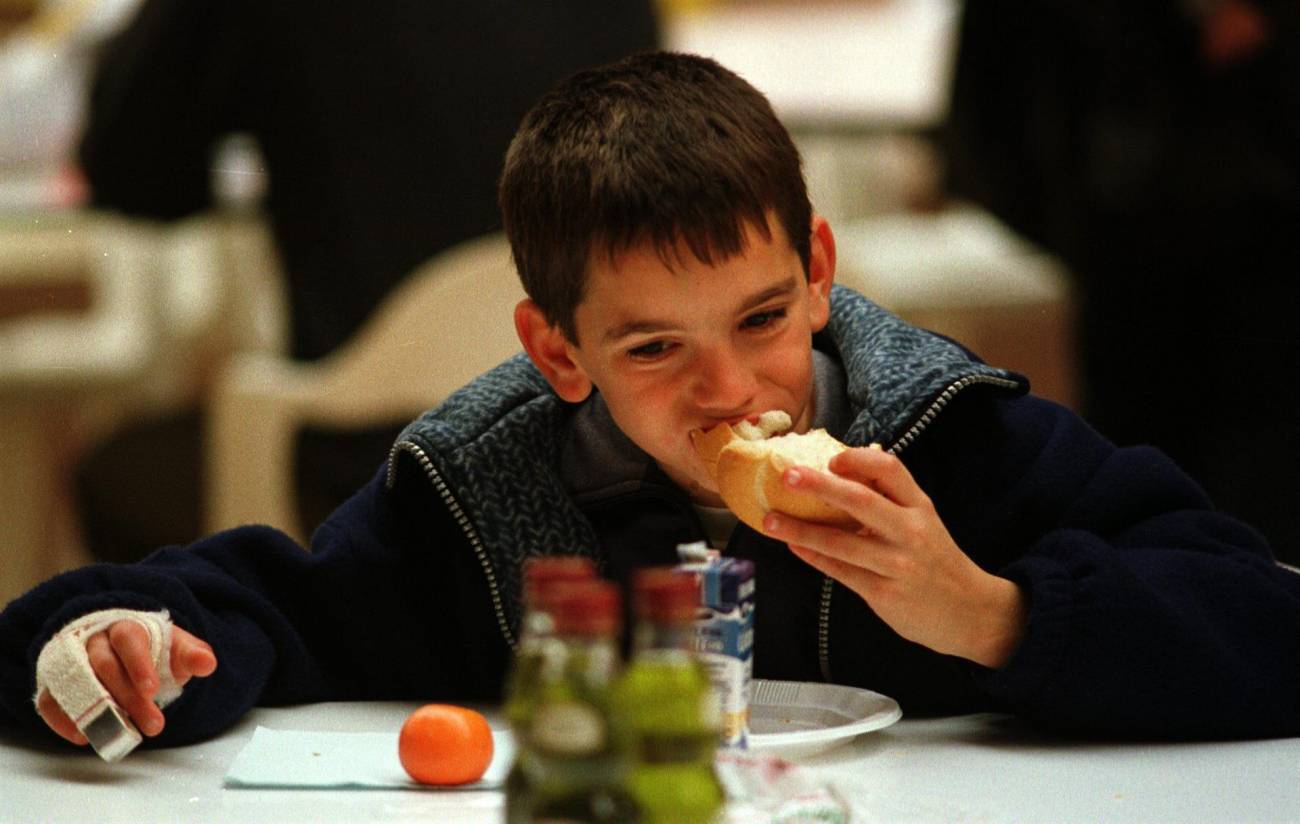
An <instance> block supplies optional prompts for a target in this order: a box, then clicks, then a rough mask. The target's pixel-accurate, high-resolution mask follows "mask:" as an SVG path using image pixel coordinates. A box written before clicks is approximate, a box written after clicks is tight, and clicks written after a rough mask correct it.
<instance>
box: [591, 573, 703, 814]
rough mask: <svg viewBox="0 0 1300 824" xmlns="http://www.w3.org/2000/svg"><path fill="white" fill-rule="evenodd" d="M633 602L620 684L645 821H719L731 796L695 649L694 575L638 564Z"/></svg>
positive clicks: (635, 791) (634, 786) (633, 782)
mask: <svg viewBox="0 0 1300 824" xmlns="http://www.w3.org/2000/svg"><path fill="white" fill-rule="evenodd" d="M633 603H634V606H635V610H636V628H635V634H634V636H633V646H632V656H631V660H630V661H629V663H628V666H627V669H626V670H625V672H624V673H623V675H622V677H621V678H620V679H619V682H618V685H617V687H616V688H615V701H616V707H617V708H618V712H619V714H620V715H622V716H623V717H624V718H625V719H627V723H628V726H629V728H630V734H631V736H632V742H633V744H632V772H631V775H630V777H629V779H628V787H629V789H630V790H631V791H632V796H633V798H635V799H636V801H637V804H638V806H639V807H640V808H641V811H642V815H643V820H644V821H646V822H663V823H664V824H668V822H672V824H707V823H708V822H714V821H717V820H718V819H719V817H720V814H721V812H722V808H723V805H724V804H725V801H726V799H725V796H724V793H723V789H722V784H721V782H720V781H719V780H718V776H717V773H716V771H715V769H714V753H715V750H716V749H717V746H718V738H719V734H720V732H721V728H722V717H721V711H720V709H719V705H718V699H717V695H716V694H715V693H714V688H713V685H712V683H711V682H710V681H709V676H708V672H707V671H706V670H705V668H704V666H703V664H701V663H700V661H699V660H698V659H697V658H696V657H695V655H694V653H693V651H692V649H693V640H694V620H695V616H696V611H697V609H698V607H699V591H698V588H697V584H696V581H695V578H694V576H692V575H688V574H684V573H681V572H678V571H675V570H673V569H672V568H667V567H665V568H651V569H645V570H641V571H640V572H638V573H637V575H636V576H635V577H634V579H633Z"/></svg>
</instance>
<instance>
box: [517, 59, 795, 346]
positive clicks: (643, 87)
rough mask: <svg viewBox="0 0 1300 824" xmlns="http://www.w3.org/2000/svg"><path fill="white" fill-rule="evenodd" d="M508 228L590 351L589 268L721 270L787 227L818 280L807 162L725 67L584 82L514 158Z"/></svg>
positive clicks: (533, 128) (628, 69) (575, 79)
mask: <svg viewBox="0 0 1300 824" xmlns="http://www.w3.org/2000/svg"><path fill="white" fill-rule="evenodd" d="M499 196H500V202H501V212H502V218H503V220H504V223H505V230H506V233H507V235H508V236H509V238H510V246H511V249H512V252H513V255H514V260H515V265H516V267H517V268H518V269H519V275H520V278H521V279H522V280H523V285H524V290H525V291H526V292H527V293H528V295H529V297H531V298H532V299H533V300H534V301H535V302H536V303H537V304H538V306H539V307H541V310H542V312H543V313H544V314H545V315H546V318H547V320H549V321H550V322H551V323H554V324H558V325H559V327H560V328H561V330H563V332H564V334H565V336H566V337H568V338H569V340H571V341H574V342H576V341H577V330H576V328H575V325H574V312H575V310H576V308H577V306H578V304H579V303H580V302H581V300H582V297H583V290H584V286H585V283H586V274H587V264H588V261H589V259H590V256H591V255H593V254H596V253H604V254H607V255H609V256H610V257H611V258H612V257H613V256H615V255H617V254H618V253H619V252H621V251H625V250H627V249H629V248H632V247H634V246H637V245H640V244H642V243H645V242H647V241H649V242H651V243H653V244H654V245H655V247H656V248H657V249H658V251H659V254H660V256H661V257H663V258H664V260H665V262H666V263H667V262H669V256H670V255H676V254H677V251H676V250H677V249H678V245H677V244H678V242H679V241H682V242H684V243H685V244H686V247H687V248H688V249H689V250H690V252H691V253H692V254H693V255H695V257H697V258H698V259H699V260H700V261H702V262H704V263H707V264H713V263H716V262H720V261H725V260H727V259H728V258H730V257H731V256H733V255H735V254H738V253H740V252H742V251H743V248H742V243H743V242H744V228H745V224H752V225H753V226H755V227H756V228H757V229H758V230H759V231H760V232H762V233H763V235H764V236H765V237H768V236H769V235H768V233H769V230H768V223H767V216H768V213H769V212H773V213H775V216H776V219H777V220H778V221H780V223H781V226H782V228H783V229H784V230H785V234H786V236H787V237H788V238H790V242H791V243H792V244H793V245H794V248H795V251H796V252H797V253H798V255H799V257H800V259H801V260H802V261H803V265H804V271H805V273H806V272H807V270H808V256H809V243H810V241H809V234H810V232H811V221H812V207H811V205H810V204H809V202H808V191H807V188H806V186H805V184H804V179H803V173H802V171H801V169H800V162H799V152H798V150H797V149H796V148H795V146H794V142H793V141H792V140H791V139H790V135H789V133H788V132H787V131H786V130H785V127H784V126H782V125H781V122H780V121H779V120H778V119H777V117H776V114H775V113H774V112H773V111H772V107H771V104H769V103H768V101H767V98H765V97H764V96H763V95H762V94H761V93H760V92H759V91H758V90H757V89H755V88H754V87H753V86H751V85H750V84H749V83H747V82H745V81H744V80H743V79H741V78H740V77H739V76H737V75H736V74H735V73H733V72H731V71H729V70H727V69H725V68H723V67H722V66H720V65H719V64H718V63H716V62H714V61H713V60H709V59H707V58H704V57H698V56H695V55H688V54H675V53H669V52H650V53H645V54H639V55H634V56H632V57H629V58H625V59H623V60H621V61H619V62H617V63H612V64H610V65H607V66H603V67H600V68H595V69H590V70H587V71H583V72H579V73H578V74H575V75H573V76H572V77H570V78H568V79H567V80H565V81H564V82H562V83H560V84H559V85H558V86H557V87H555V88H554V89H553V90H552V91H550V92H549V93H548V94H547V95H546V96H545V97H543V98H542V100H541V101H540V102H539V103H538V104H537V106H536V107H534V108H533V110H532V111H531V112H529V114H528V115H527V116H526V117H525V118H524V121H523V123H522V124H521V125H520V127H519V131H518V132H517V133H516V135H515V138H514V141H513V142H512V143H511V145H510V150H509V151H508V152H507V154H506V162H505V170H504V172H503V173H502V177H501V185H500V190H499Z"/></svg>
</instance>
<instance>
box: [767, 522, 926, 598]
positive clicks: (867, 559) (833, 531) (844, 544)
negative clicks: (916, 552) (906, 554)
mask: <svg viewBox="0 0 1300 824" xmlns="http://www.w3.org/2000/svg"><path fill="white" fill-rule="evenodd" d="M763 526H764V529H765V531H766V532H767V534H768V535H771V536H772V537H773V538H776V539H778V540H781V541H785V542H786V543H787V544H789V545H790V549H791V550H794V551H795V554H796V555H798V556H799V557H800V558H802V559H803V560H804V561H807V562H808V563H809V564H811V565H812V566H813V567H815V568H817V569H819V570H821V571H822V572H825V573H826V574H828V575H830V576H831V577H833V578H837V579H839V580H841V581H845V583H848V581H847V580H846V579H845V577H844V574H848V573H849V572H850V571H852V572H854V573H855V574H856V573H864V572H865V573H870V574H872V575H875V576H883V577H893V576H895V575H897V574H898V572H899V567H900V566H901V565H902V564H903V563H904V560H903V553H902V552H901V551H900V550H898V549H897V548H896V547H894V546H892V545H891V544H890V543H889V542H888V541H884V540H881V539H879V538H876V537H873V536H871V535H869V534H863V533H854V532H846V531H845V530H843V529H839V528H837V527H833V526H822V525H820V524H814V523H810V522H808V521H801V520H799V519H798V518H791V517H789V516H786V515H778V514H775V513H769V514H768V516H767V518H765V519H764V520H763ZM808 553H811V555H812V556H814V557H813V558H812V559H810V558H809V557H807V554H808ZM814 560H815V562H814ZM829 567H833V568H835V569H837V570H841V571H842V572H843V573H844V574H840V573H839V572H836V573H832V572H829V571H828V568H829Z"/></svg>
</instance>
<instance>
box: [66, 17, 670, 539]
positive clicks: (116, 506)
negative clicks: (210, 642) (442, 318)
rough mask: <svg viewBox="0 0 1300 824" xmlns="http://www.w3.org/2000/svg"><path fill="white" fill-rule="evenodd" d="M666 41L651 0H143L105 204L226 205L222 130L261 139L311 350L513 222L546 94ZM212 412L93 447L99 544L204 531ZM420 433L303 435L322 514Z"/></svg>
mask: <svg viewBox="0 0 1300 824" xmlns="http://www.w3.org/2000/svg"><path fill="white" fill-rule="evenodd" d="M657 40H658V26H657V21H656V19H655V15H654V11H653V3H652V2H651V0H563V1H562V2H547V3H528V2H516V1H515V0H472V2H463V3H427V2H406V1H405V0H370V2H366V3H339V4H336V3H316V2H308V1H307V0H144V2H143V4H142V6H141V8H140V10H139V13H138V15H137V16H136V17H135V18H134V20H133V21H132V22H131V23H130V24H129V26H128V27H127V28H126V29H125V30H123V31H122V32H121V34H120V35H118V36H117V37H116V38H115V39H113V40H112V41H111V42H110V43H108V45H107V46H106V47H105V48H104V50H103V52H102V55H101V57H100V60H99V63H98V68H97V72H96V75H95V78H94V85H93V91H92V94H91V97H90V99H89V104H88V105H89V109H88V113H87V126H86V130H85V133H84V137H83V140H82V143H81V148H80V161H81V166H82V169H83V172H84V174H85V177H86V179H87V181H88V183H89V185H90V192H91V203H92V205H93V206H95V207H100V208H105V209H113V210H119V211H121V212H124V213H127V214H131V215H136V216H141V217H148V218H158V219H163V220H170V219H177V218H182V217H185V216H188V215H191V214H194V213H196V212H200V211H202V210H206V209H209V208H211V207H212V206H213V205H214V197H215V194H214V191H213V186H212V179H213V174H212V164H213V152H214V149H215V147H216V146H217V145H218V143H219V141H220V140H221V139H223V138H224V137H226V136H228V135H230V134H232V133H240V134H247V135H251V136H252V137H253V138H254V139H255V140H256V142H257V145H258V148H259V150H260V154H261V156H262V162H263V163H264V166H265V170H266V179H267V181H266V196H265V209H266V211H267V214H268V216H269V221H270V226H271V229H272V232H273V236H274V238H275V241H276V246H277V251H278V254H279V256H280V259H281V263H282V268H283V271H284V275H285V277H286V280H287V291H288V296H289V304H290V306H289V309H290V315H291V317H290V336H291V345H292V353H291V354H292V356H293V357H295V358H298V359H302V360H312V359H316V358H320V357H322V356H324V355H327V354H329V353H330V352H331V351H333V350H334V349H335V348H336V347H337V346H339V344H341V343H343V342H344V341H346V340H347V339H348V338H349V337H350V336H351V335H352V334H353V333H354V332H356V331H357V329H358V327H360V326H361V325H362V324H363V322H364V321H365V320H366V318H367V317H368V316H369V314H370V313H371V311H372V310H373V309H375V308H376V306H377V305H378V304H379V303H380V301H381V300H382V299H383V298H384V296H385V295H386V294H387V293H388V292H389V290H390V289H392V288H393V287H394V286H395V285H396V284H397V283H398V282H399V281H401V280H402V279H403V278H404V277H405V276H406V275H407V274H408V273H410V272H411V271H412V270H413V269H415V268H416V267H417V266H418V265H419V264H421V263H422V262H424V261H425V260H427V259H428V258H430V257H431V256H433V255H434V254H435V253H437V252H439V251H440V250H443V249H446V248H447V247H449V246H452V245H453V244H456V243H457V242H460V241H463V240H467V239H470V238H473V237H476V236H478V235H482V234H485V233H488V232H492V231H496V230H499V228H500V217H499V214H498V211H497V206H496V181H497V177H498V175H499V173H500V169H501V165H502V161H503V158H504V154H505V149H506V147H507V145H508V143H509V141H510V138H511V136H512V135H513V134H514V131H515V128H516V127H517V125H518V123H519V120H520V119H521V118H522V116H523V114H524V113H525V112H526V111H527V110H528V109H529V108H530V107H531V105H532V104H533V102H534V101H535V99H536V98H538V97H539V96H540V95H541V94H542V92H544V91H545V90H546V89H548V88H549V87H551V86H552V85H553V84H554V83H555V82H556V81H557V80H559V79H560V78H561V77H563V76H565V75H567V74H569V73H571V72H572V71H575V70H577V69H579V68H582V67H585V66H588V65H591V64H597V63H604V62H608V61H610V60H612V59H615V58H617V57H619V56H622V55H624V54H627V53H630V52H633V51H638V50H641V49H645V48H650V47H653V46H654V45H656V43H657ZM429 321H430V323H436V322H437V318H430V319H429ZM201 426H202V421H201V415H200V413H199V411H198V410H191V411H187V412H184V413H182V414H178V415H175V416H172V417H168V418H166V419H160V420H145V421H140V422H137V423H135V424H133V425H131V426H129V427H127V428H125V429H124V430H122V431H120V432H119V433H118V434H117V435H116V436H114V437H113V438H111V439H110V440H108V441H107V442H105V443H104V444H103V445H101V446H100V447H98V448H96V449H94V450H93V451H92V452H91V453H90V454H89V455H88V456H87V457H86V459H85V461H84V463H83V466H82V467H81V469H80V471H79V477H78V484H77V485H78V495H79V499H80V500H79V502H78V503H79V506H80V509H81V511H82V520H83V524H82V526H83V531H84V534H85V539H86V544H87V548H88V549H89V550H90V551H91V553H92V554H93V555H94V556H96V557H97V558H100V559H104V560H113V561H127V560H134V559H136V558H138V557H141V556H142V555H144V554H145V553H146V552H148V551H151V550H153V549H154V548H156V547H158V546H160V545H165V544H173V543H188V542H190V541H192V540H194V539H195V538H197V537H198V536H199V535H200V534H201V531H202V523H201V521H202V516H201V510H200V500H201V492H200V484H201V476H202V470H201V461H200V458H201ZM399 429H400V426H399V425H396V424H395V425H394V427H393V428H392V429H390V430H382V431H368V432H364V433H359V434H356V433H353V434H344V433H338V432H327V431H318V430H307V431H305V432H303V433H302V434H301V435H300V438H299V441H298V448H297V467H296V471H297V475H298V500H299V501H300V505H299V508H300V517H301V519H302V523H303V524H304V525H306V526H307V527H308V529H311V528H313V527H314V525H315V524H317V523H319V522H320V521H321V520H322V519H323V518H324V517H325V515H327V514H328V513H329V512H330V511H332V510H333V508H334V507H335V506H336V505H337V504H338V503H341V502H342V501H343V500H344V499H345V498H346V497H347V496H348V495H350V494H351V493H352V492H353V491H354V490H356V489H358V488H360V487H361V486H362V485H363V484H364V482H365V481H366V480H367V479H368V478H369V477H370V476H372V475H373V474H374V472H375V471H376V470H377V469H378V468H379V466H380V464H381V463H382V462H383V460H384V459H385V458H386V457H387V453H388V448H389V446H390V445H391V443H392V441H393V438H394V436H395V435H396V434H397V432H398V431H399Z"/></svg>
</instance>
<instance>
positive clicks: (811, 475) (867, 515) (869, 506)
mask: <svg viewBox="0 0 1300 824" xmlns="http://www.w3.org/2000/svg"><path fill="white" fill-rule="evenodd" d="M781 481H782V483H784V484H786V485H787V486H789V487H790V488H792V489H797V490H799V491H801V492H806V493H809V494H811V495H813V496H815V497H817V498H820V499H822V500H823V501H826V502H827V503H829V504H832V505H834V506H836V507H838V508H839V509H842V510H844V511H845V512H847V513H849V514H850V515H851V516H853V517H854V518H856V519H857V521H858V522H859V523H861V524H863V525H864V526H865V527H867V529H868V530H870V531H871V532H873V533H875V534H877V535H880V536H882V537H885V538H892V537H894V535H895V533H896V532H897V530H898V527H897V524H898V521H899V518H900V517H901V516H902V512H901V511H900V509H899V505H898V504H897V503H895V502H894V501H891V500H890V499H889V498H887V497H886V496H884V495H882V494H881V493H880V492H878V491H876V490H875V489H872V488H871V487H870V486H868V485H867V484H866V483H862V482H860V481H858V480H856V479H853V478H847V477H840V476H839V475H833V474H831V473H829V472H819V471H817V470H815V469H809V468H808V467H795V468H793V469H787V470H786V471H785V472H784V474H782V476H781ZM786 520H789V519H788V518H787V519H786ZM827 534H829V533H827ZM779 537H781V538H782V539H783V540H787V541H788V540H792V539H790V538H787V537H785V536H784V535H783V536H779ZM796 542H798V541H797V540H796Z"/></svg>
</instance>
